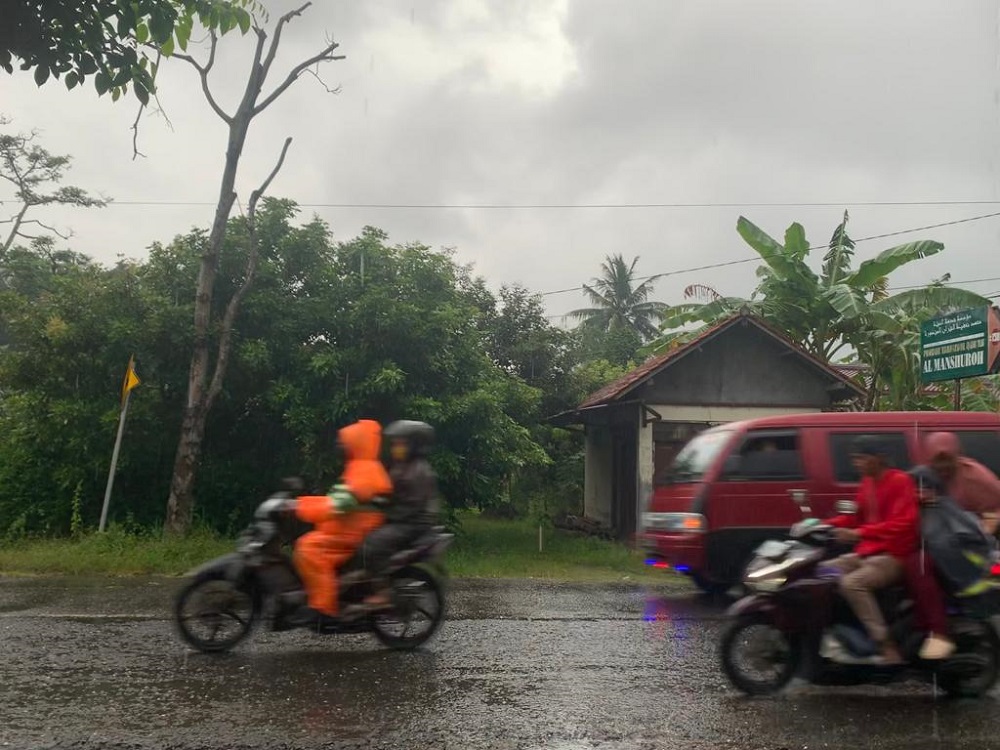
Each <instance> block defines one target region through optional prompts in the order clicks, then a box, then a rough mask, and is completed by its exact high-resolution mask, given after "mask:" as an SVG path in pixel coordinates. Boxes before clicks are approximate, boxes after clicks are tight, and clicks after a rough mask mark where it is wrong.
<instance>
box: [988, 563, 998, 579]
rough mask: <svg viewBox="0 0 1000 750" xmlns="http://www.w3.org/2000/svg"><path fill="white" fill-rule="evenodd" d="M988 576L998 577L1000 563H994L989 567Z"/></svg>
mask: <svg viewBox="0 0 1000 750" xmlns="http://www.w3.org/2000/svg"><path fill="white" fill-rule="evenodd" d="M990 575H991V576H1000V562H995V563H993V565H992V566H990Z"/></svg>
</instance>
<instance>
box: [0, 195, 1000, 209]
mask: <svg viewBox="0 0 1000 750" xmlns="http://www.w3.org/2000/svg"><path fill="white" fill-rule="evenodd" d="M16 200H17V199H16V198H2V199H0V203H4V202H8V201H10V202H16ZM215 205H216V203H215V202H214V201H171V200H138V199H137V200H114V199H112V200H111V201H110V202H109V203H108V206H109V207H112V208H113V207H115V206H165V207H197V206H215ZM296 205H298V206H299V207H301V208H345V209H353V208H369V209H389V210H395V209H414V210H452V209H455V210H489V211H506V210H517V211H520V210H573V209H655V208H674V209H685V208H844V207H845V206H846V207H847V208H851V207H866V206H867V207H893V206H899V207H905V206H913V207H920V206H925V207H926V206H996V205H1000V200H970V201H961V200H931V201H816V202H807V203H793V202H787V203H786V202H780V201H773V202H770V201H757V202H750V203H724V202H706V203H297V204H296Z"/></svg>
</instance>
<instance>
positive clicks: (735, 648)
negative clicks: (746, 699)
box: [720, 614, 800, 695]
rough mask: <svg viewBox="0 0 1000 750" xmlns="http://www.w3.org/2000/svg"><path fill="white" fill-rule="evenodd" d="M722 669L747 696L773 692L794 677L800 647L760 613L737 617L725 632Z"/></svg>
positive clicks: (721, 648) (722, 645)
mask: <svg viewBox="0 0 1000 750" xmlns="http://www.w3.org/2000/svg"><path fill="white" fill-rule="evenodd" d="M720 651H721V656H722V670H723V672H725V674H726V677H728V678H729V681H730V682H731V683H732V684H733V686H734V687H736V688H737V689H738V690H740V691H742V692H744V693H746V694H747V695H770V694H772V693H776V692H778V691H779V690H781V689H782V688H783V687H785V685H787V684H788V683H789V681H791V679H792V677H794V676H795V672H796V670H797V668H798V663H799V657H800V649H799V648H798V643H797V642H796V641H795V640H793V639H792V638H790V637H789V636H788V634H786V633H783V632H781V631H780V630H778V629H777V628H776V627H775V626H774V625H773V624H771V623H770V622H769V621H768V620H767V619H766V618H765V617H763V616H761V615H760V614H751V615H745V616H743V617H740V618H738V619H736V620H734V621H733V622H732V623H730V625H729V627H728V628H726V631H725V633H723V635H722V644H721V647H720Z"/></svg>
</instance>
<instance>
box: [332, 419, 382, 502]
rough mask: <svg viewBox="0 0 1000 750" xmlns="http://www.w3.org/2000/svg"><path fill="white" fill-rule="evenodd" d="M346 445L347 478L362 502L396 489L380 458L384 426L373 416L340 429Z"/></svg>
mask: <svg viewBox="0 0 1000 750" xmlns="http://www.w3.org/2000/svg"><path fill="white" fill-rule="evenodd" d="M337 437H338V439H339V440H340V444H341V445H343V446H344V454H345V457H346V459H347V463H346V465H345V466H344V475H343V482H344V484H346V485H347V488H348V489H349V490H350V491H351V492H352V493H353V494H354V496H355V497H356V498H357V499H358V501H359V502H368V501H369V500H371V499H372V498H373V497H377V496H379V495H388V494H389V493H390V492H392V481H391V480H390V479H389V475H388V473H386V470H385V467H384V466H383V465H382V462H381V461H380V460H379V451H380V450H381V448H382V427H381V425H379V423H378V422H376V421H374V420H371V419H362V420H360V421H358V422H355V423H354V424H351V425H348V426H347V427H344V428H343V429H342V430H340V432H338V433H337Z"/></svg>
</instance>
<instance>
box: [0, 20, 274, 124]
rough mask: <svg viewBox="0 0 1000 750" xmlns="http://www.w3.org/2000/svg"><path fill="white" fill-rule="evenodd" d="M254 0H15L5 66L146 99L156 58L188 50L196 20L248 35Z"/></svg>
mask: <svg viewBox="0 0 1000 750" xmlns="http://www.w3.org/2000/svg"><path fill="white" fill-rule="evenodd" d="M262 12H263V6H262V5H261V4H260V3H258V2H256V0H88V2H81V1H80V0H45V1H44V2H37V1H31V0H9V2H7V3H5V5H4V14H3V23H2V24H0V68H3V69H4V70H6V71H7V72H8V73H11V72H13V70H14V65H15V63H16V61H19V62H20V68H21V70H33V71H34V78H35V83H36V84H37V85H38V86H42V85H44V84H45V83H47V82H48V81H49V80H50V79H53V78H54V79H59V78H63V80H64V82H65V84H66V87H67V88H68V89H73V88H75V87H76V86H78V85H80V84H81V83H83V82H84V81H85V80H86V79H87V78H89V77H93V79H94V88H95V89H96V91H97V93H98V94H99V95H103V94H106V93H109V92H110V93H111V94H112V96H113V97H114V98H115V99H116V100H117V99H118V98H119V97H120V96H121V95H122V94H123V93H125V92H126V91H127V90H128V87H129V86H130V85H131V86H132V91H133V93H134V94H135V97H136V98H137V99H138V100H139V101H140V102H141V103H142V104H144V105H145V104H147V103H148V101H149V97H150V95H151V94H153V93H154V92H155V90H156V80H155V79H156V60H157V59H158V57H159V55H161V54H162V55H165V56H169V55H171V54H172V53H173V51H174V49H175V48H179V49H181V50H184V49H187V44H188V40H189V39H190V38H191V34H192V30H193V28H194V23H195V21H197V22H198V23H199V24H200V25H201V26H203V27H204V28H206V29H210V30H212V31H214V32H216V33H218V34H226V33H228V32H229V31H232V30H233V29H236V28H238V29H239V30H240V32H241V33H243V34H246V33H247V32H248V31H249V30H250V27H251V25H252V24H253V16H252V14H254V13H262Z"/></svg>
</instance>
